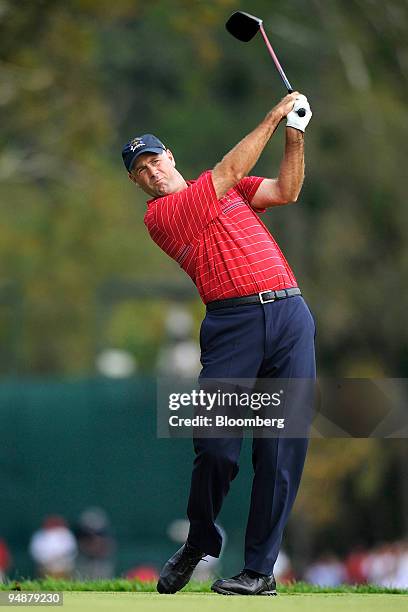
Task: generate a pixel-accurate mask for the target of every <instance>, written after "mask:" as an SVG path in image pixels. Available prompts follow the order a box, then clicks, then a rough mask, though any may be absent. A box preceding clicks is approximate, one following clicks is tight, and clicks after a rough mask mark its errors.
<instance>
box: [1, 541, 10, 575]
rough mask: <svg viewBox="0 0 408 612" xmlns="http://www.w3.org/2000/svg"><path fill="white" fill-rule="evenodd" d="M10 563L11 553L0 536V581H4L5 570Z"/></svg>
mask: <svg viewBox="0 0 408 612" xmlns="http://www.w3.org/2000/svg"><path fill="white" fill-rule="evenodd" d="M10 565H11V555H10V552H9V549H8V546H7V544H6V542H5V540H2V539H1V538H0V582H5V578H6V572H7V570H8V569H9V567H10Z"/></svg>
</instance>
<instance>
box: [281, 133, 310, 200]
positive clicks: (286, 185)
mask: <svg viewBox="0 0 408 612" xmlns="http://www.w3.org/2000/svg"><path fill="white" fill-rule="evenodd" d="M304 137H305V136H304V133H303V132H301V131H299V130H296V129H294V128H291V127H287V128H286V142H285V154H284V157H283V160H282V163H281V165H280V169H279V175H278V178H277V186H278V189H279V191H280V193H281V195H282V199H283V200H284V201H287V202H296V200H297V198H298V196H299V193H300V190H301V189H302V185H303V179H304V176H305V156H304Z"/></svg>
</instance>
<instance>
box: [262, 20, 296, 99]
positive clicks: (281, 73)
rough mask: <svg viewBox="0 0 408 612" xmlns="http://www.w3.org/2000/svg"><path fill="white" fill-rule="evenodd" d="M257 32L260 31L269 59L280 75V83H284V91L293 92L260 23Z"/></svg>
mask: <svg viewBox="0 0 408 612" xmlns="http://www.w3.org/2000/svg"><path fill="white" fill-rule="evenodd" d="M259 30H260V32H261V34H262V38H263V39H264V41H265V44H266V47H267V49H268V51H269V54H270V56H271V58H272V59H273V63H274V64H275V66H276V69H277V71H278V72H279V74H280V76H281V79H282V81H283V82H284V84H285V87H286V89H287V90H288V93H292V91H293V87H292V85H291V84H290V83H289V81H288V78H287V76H286V74H285V72H284V70H283V68H282V66H281V65H280V63H279V60H278V58H277V57H276V53H275V51H274V50H273V48H272V45H271V43H270V42H269V39H268V37H267V35H266V32H265V30H264V27H263V24H262V23H261V24H260V26H259Z"/></svg>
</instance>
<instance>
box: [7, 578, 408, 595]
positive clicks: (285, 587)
mask: <svg viewBox="0 0 408 612" xmlns="http://www.w3.org/2000/svg"><path fill="white" fill-rule="evenodd" d="M16 584H18V586H19V587H20V588H21V590H22V591H94V592H110V593H113V592H114V593H118V592H131V593H134V592H136V593H156V583H155V582H140V581H139V580H125V579H123V578H116V579H114V580H85V581H80V580H56V579H55V578H45V579H43V580H20V581H18V583H16V581H9V582H7V583H5V584H0V591H9V590H11V589H13V588H14V587H15V586H16ZM210 586H211V582H194V581H192V582H190V583H189V584H188V585H187V586H186V587H185V588H184V589H183V593H211V590H210ZM278 591H279V593H280V594H285V595H299V594H312V593H315V594H334V593H337V594H360V595H366V594H384V595H385V594H386V595H408V590H405V589H387V588H384V587H380V586H376V585H372V584H363V585H356V586H352V585H341V586H338V587H334V588H328V587H318V586H314V585H311V584H308V583H306V582H294V583H292V584H282V585H278Z"/></svg>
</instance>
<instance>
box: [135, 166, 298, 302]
mask: <svg viewBox="0 0 408 612" xmlns="http://www.w3.org/2000/svg"><path fill="white" fill-rule="evenodd" d="M263 180H264V179H263V178H261V177H257V176H248V177H245V178H244V179H242V180H241V181H240V182H239V183H238V184H237V185H235V187H233V188H232V189H230V190H229V191H228V192H227V193H226V194H225V195H224V196H223V197H222V198H220V199H219V200H218V199H217V196H216V193H215V190H214V185H213V181H212V176H211V171H210V170H207V171H206V172H203V174H201V175H200V176H199V177H198V179H197V180H195V181H188V182H187V184H188V187H187V189H184V190H183V191H179V192H177V193H173V194H170V195H168V196H163V197H161V198H155V199H153V200H149V201H148V202H147V207H148V208H147V212H146V214H145V217H144V222H145V225H146V227H147V229H148V231H149V234H150V236H151V237H152V239H153V240H154V241H155V242H156V243H157V244H158V245H159V247H160V248H161V249H162V250H163V251H164V252H165V253H167V255H169V256H170V257H172V258H173V259H174V260H175V261H177V262H178V264H179V265H180V266H181V268H183V270H185V271H186V272H187V274H188V275H189V276H190V277H191V278H192V280H193V282H194V283H195V284H196V286H197V289H198V291H199V293H200V296H201V298H202V300H203V302H204V303H205V304H207V303H208V302H212V301H214V300H222V299H224V298H231V297H237V296H242V295H251V294H253V293H258V292H259V291H265V290H267V289H272V290H277V289H284V288H288V287H295V286H297V283H296V279H295V276H294V274H293V272H292V270H291V268H290V266H289V264H288V262H287V261H286V259H285V257H284V256H283V253H282V251H281V250H280V248H279V247H278V245H277V243H276V241H275V240H274V238H273V236H272V234H271V233H270V232H269V230H268V229H267V228H266V226H265V225H264V224H263V223H262V221H261V220H260V218H259V216H258V215H257V214H256V212H255V210H254V209H253V208H252V207H251V206H250V203H251V200H252V198H253V197H254V195H255V192H256V191H257V189H258V187H259V185H260V184H261V183H262V181H263ZM258 212H259V211H258Z"/></svg>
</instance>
